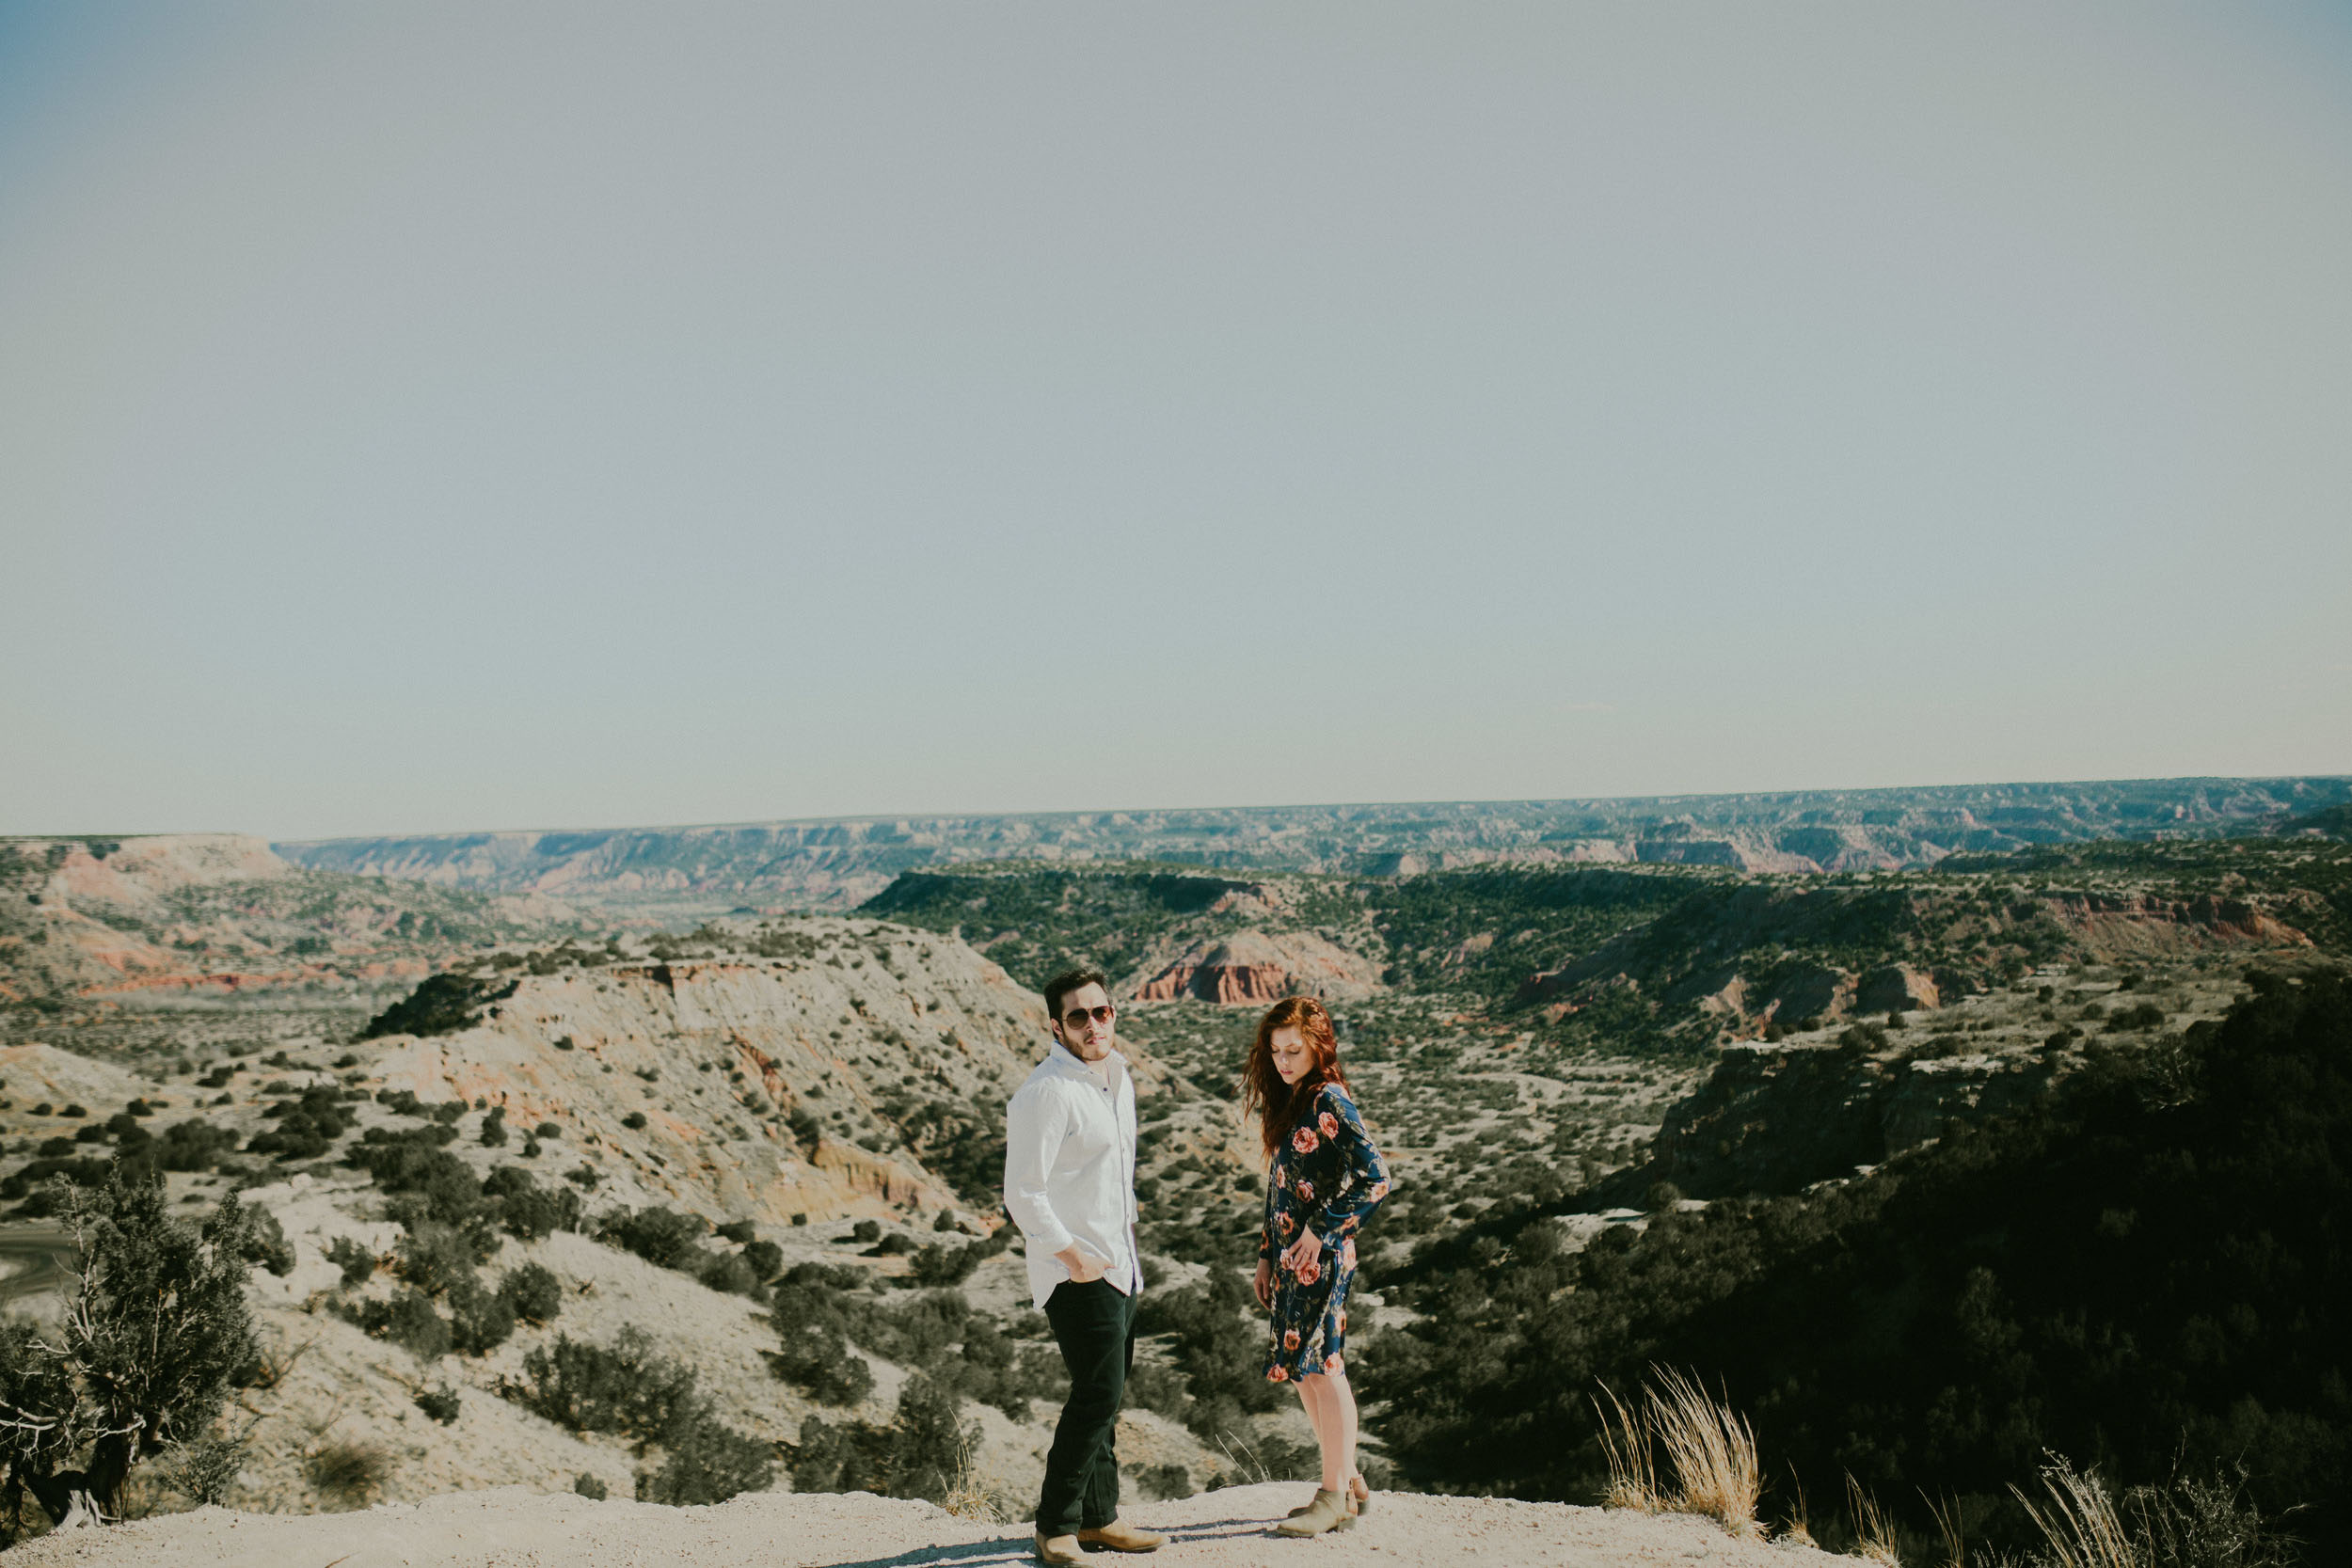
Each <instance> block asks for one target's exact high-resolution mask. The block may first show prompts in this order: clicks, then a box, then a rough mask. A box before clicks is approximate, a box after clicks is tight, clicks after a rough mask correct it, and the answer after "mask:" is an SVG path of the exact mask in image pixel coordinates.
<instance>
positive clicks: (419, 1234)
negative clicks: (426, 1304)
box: [394, 1220, 475, 1296]
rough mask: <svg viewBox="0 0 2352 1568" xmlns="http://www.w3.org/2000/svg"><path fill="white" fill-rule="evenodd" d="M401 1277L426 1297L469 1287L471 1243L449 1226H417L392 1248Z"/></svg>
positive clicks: (429, 1223)
mask: <svg viewBox="0 0 2352 1568" xmlns="http://www.w3.org/2000/svg"><path fill="white" fill-rule="evenodd" d="M394 1252H395V1254H396V1256H397V1257H398V1259H399V1268H400V1274H401V1277H402V1278H404V1279H405V1280H407V1281H408V1283H409V1284H411V1285H414V1286H415V1287H416V1288H417V1289H418V1290H420V1291H423V1292H424V1293H425V1294H426V1295H428V1296H437V1295H442V1294H445V1293H447V1292H449V1291H454V1290H457V1289H460V1288H462V1287H465V1286H469V1285H471V1284H472V1283H473V1278H474V1264H475V1258H474V1249H473V1246H472V1243H469V1242H468V1241H467V1240H466V1238H465V1237H464V1236H462V1235H460V1234H459V1233H458V1232H457V1229H456V1227H453V1226H448V1225H443V1224H441V1223H439V1222H438V1221H435V1220H424V1221H421V1222H420V1223H419V1224H418V1225H417V1226H416V1227H414V1228H413V1229H411V1230H410V1231H409V1232H408V1233H407V1234H406V1235H405V1236H403V1237H402V1238H401V1239H400V1242H399V1244H398V1245H397V1246H396V1247H395V1248H394Z"/></svg>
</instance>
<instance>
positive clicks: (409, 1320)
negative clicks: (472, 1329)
mask: <svg viewBox="0 0 2352 1568" xmlns="http://www.w3.org/2000/svg"><path fill="white" fill-rule="evenodd" d="M343 1315H344V1316H345V1317H346V1318H348V1319H350V1320H351V1322H353V1323H357V1324H358V1325H359V1327H360V1328H362V1329H364V1330H365V1331H366V1332H368V1333H370V1334H372V1335H373V1336H375V1338H379V1339H389V1340H390V1341H391V1342H392V1343H393V1344H395V1345H398V1346H400V1347H401V1348H402V1349H403V1350H405V1351H406V1352H408V1353H409V1354H411V1355H414V1356H416V1357H417V1358H418V1359H419V1360H421V1361H434V1360H437V1359H439V1358H440V1357H441V1356H444V1355H447V1354H449V1348H450V1331H449V1320H448V1319H447V1318H444V1317H442V1316H441V1315H440V1314H439V1313H438V1312H436V1311H435V1310H434V1309H433V1298H432V1297H430V1296H428V1295H426V1294H425V1293H424V1292H423V1291H420V1290H418V1289H417V1288H416V1287H415V1286H413V1285H412V1286H407V1287H405V1288H403V1289H401V1290H399V1291H394V1292H393V1293H392V1294H391V1296H390V1297H389V1298H388V1299H386V1300H382V1301H362V1302H356V1303H354V1304H352V1305H351V1306H349V1307H345V1308H344V1309H343Z"/></svg>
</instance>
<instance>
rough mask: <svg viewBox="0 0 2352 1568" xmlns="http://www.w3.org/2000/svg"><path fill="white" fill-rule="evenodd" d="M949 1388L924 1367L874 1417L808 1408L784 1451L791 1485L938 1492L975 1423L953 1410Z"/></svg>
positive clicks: (942, 1492)
mask: <svg viewBox="0 0 2352 1568" xmlns="http://www.w3.org/2000/svg"><path fill="white" fill-rule="evenodd" d="M958 1417H959V1409H958V1405H957V1402H956V1397H955V1395H954V1394H953V1393H952V1392H950V1391H949V1390H947V1389H946V1388H945V1387H943V1386H941V1385H940V1384H939V1383H938V1382H937V1381H935V1380H934V1379H932V1378H931V1377H930V1376H929V1375H928V1374H925V1373H919V1372H918V1373H917V1374H915V1375H914V1377H911V1378H909V1379H907V1383H906V1386H905V1387H904V1388H903V1389H901V1390H900V1391H899V1394H898V1410H897V1413H896V1414H895V1415H893V1417H892V1418H891V1419H890V1420H889V1421H888V1422H886V1423H884V1424H882V1425H879V1426H878V1425H875V1424H874V1423H872V1422H868V1421H854V1422H844V1423H842V1424H840V1425H837V1426H836V1425H834V1424H832V1423H830V1422H828V1421H826V1420H825V1419H824V1418H822V1417H818V1416H811V1417H809V1418H808V1419H806V1420H805V1421H803V1422H802V1423H801V1441H800V1443H799V1445H798V1446H797V1447H796V1448H795V1449H793V1451H792V1462H791V1464H792V1489H793V1490H794V1491H796V1492H875V1493H879V1494H881V1495H882V1496H884V1497H924V1498H928V1499H930V1501H932V1502H940V1501H942V1500H944V1499H945V1498H946V1495H947V1489H948V1488H949V1486H951V1485H952V1484H953V1483H954V1481H955V1479H956V1475H957V1472H958V1471H959V1469H961V1463H962V1458H963V1455H964V1453H965V1452H966V1451H968V1450H969V1449H970V1448H971V1447H972V1446H973V1445H974V1444H975V1443H976V1442H977V1438H978V1431H977V1427H975V1428H970V1429H967V1428H965V1427H964V1426H962V1425H961V1422H960V1420H959V1418H958Z"/></svg>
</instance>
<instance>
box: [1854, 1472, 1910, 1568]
mask: <svg viewBox="0 0 2352 1568" xmlns="http://www.w3.org/2000/svg"><path fill="white" fill-rule="evenodd" d="M1846 1506H1847V1508H1848V1509H1849V1510H1850V1511H1851V1513H1852V1514H1853V1555H1854V1556H1856V1557H1859V1558H1867V1559H1868V1560H1870V1561H1872V1562H1876V1563H1879V1564H1881V1565H1882V1568H1903V1560H1902V1553H1901V1552H1900V1551H1899V1549H1898V1544H1899V1537H1898V1536H1897V1535H1896V1533H1895V1521H1894V1520H1893V1519H1892V1518H1889V1517H1888V1516H1887V1513H1886V1511H1885V1510H1884V1509H1883V1508H1881V1507H1879V1500H1878V1499H1877V1498H1876V1497H1872V1496H1870V1494H1869V1493H1868V1492H1867V1491H1866V1490H1864V1488H1863V1485H1862V1483H1861V1482H1860V1481H1856V1480H1854V1479H1853V1477H1852V1476H1851V1475H1848V1476H1847V1477H1846Z"/></svg>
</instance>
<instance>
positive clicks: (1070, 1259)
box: [1054, 1242, 1110, 1285]
mask: <svg viewBox="0 0 2352 1568" xmlns="http://www.w3.org/2000/svg"><path fill="white" fill-rule="evenodd" d="M1054 1256H1055V1257H1056V1258H1057V1259H1060V1260H1061V1266H1062V1267H1063V1268H1065V1269H1068V1270H1069V1271H1070V1278H1071V1280H1072V1282H1073V1284H1078V1285H1088V1284H1091V1283H1092V1282H1094V1281H1095V1280H1098V1279H1100V1278H1102V1277H1103V1275H1104V1273H1106V1272H1107V1271H1108V1270H1109V1268H1110V1263H1109V1262H1108V1261H1107V1260H1106V1259H1101V1258H1097V1257H1095V1256H1094V1254H1092V1253H1090V1252H1089V1251H1088V1250H1087V1249H1086V1248H1085V1247H1082V1246H1080V1245H1079V1244H1078V1243H1075V1242H1073V1243H1070V1244H1069V1245H1068V1246H1066V1247H1064V1248H1062V1249H1061V1250H1060V1251H1059V1252H1057V1253H1056V1254H1054Z"/></svg>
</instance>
